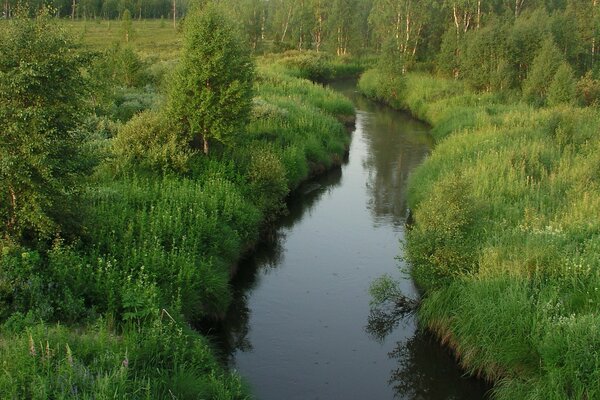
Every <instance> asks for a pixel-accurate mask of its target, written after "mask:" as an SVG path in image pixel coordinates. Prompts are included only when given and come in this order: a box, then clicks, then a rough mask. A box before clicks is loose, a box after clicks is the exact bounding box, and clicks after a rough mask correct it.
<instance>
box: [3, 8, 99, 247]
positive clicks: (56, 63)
mask: <svg viewBox="0 0 600 400" xmlns="http://www.w3.org/2000/svg"><path fill="white" fill-rule="evenodd" d="M83 66H84V64H83V60H82V58H81V57H79V56H78V54H77V52H75V46H74V43H73V41H72V40H71V38H70V37H69V35H68V34H66V33H65V32H64V30H63V29H61V28H59V27H58V26H57V25H56V24H54V23H53V22H52V21H51V20H50V19H49V17H48V16H47V15H45V13H44V12H42V13H41V14H40V15H39V16H38V17H37V18H35V19H31V20H30V19H25V18H18V19H15V20H12V21H9V22H8V23H6V24H2V26H1V27H0V121H2V129H3V133H2V141H1V142H0V188H1V189H0V198H1V199H2V201H0V219H1V221H2V222H1V224H2V225H1V228H0V230H1V235H2V236H4V237H9V236H10V237H12V238H14V239H16V240H20V239H28V240H31V239H34V238H50V237H52V236H53V235H55V234H58V233H61V234H63V235H69V234H72V233H73V232H75V231H77V229H78V228H77V225H78V222H77V215H76V209H77V193H78V188H79V185H78V182H79V178H80V177H81V176H82V175H83V174H84V173H85V172H86V171H87V170H88V169H89V166H90V165H89V163H88V160H89V158H88V157H87V155H86V154H85V151H84V149H85V147H84V146H82V143H84V142H85V141H86V132H84V131H82V130H79V129H77V128H78V126H79V124H80V123H81V121H82V118H83V116H84V115H85V114H84V113H85V110H86V107H87V105H88V99H87V96H86V94H87V91H86V82H85V80H84V78H83V76H82V68H83Z"/></svg>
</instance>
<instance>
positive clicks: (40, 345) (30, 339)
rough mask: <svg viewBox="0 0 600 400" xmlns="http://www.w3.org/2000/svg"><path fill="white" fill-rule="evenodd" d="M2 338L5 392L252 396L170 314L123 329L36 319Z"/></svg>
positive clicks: (0, 391)
mask: <svg viewBox="0 0 600 400" xmlns="http://www.w3.org/2000/svg"><path fill="white" fill-rule="evenodd" d="M2 338H3V340H0V358H1V359H2V362H3V364H2V367H3V374H2V375H0V395H1V396H2V397H3V398H31V399H46V398H60V399H66V398H81V399H96V398H131V399H167V398H172V397H173V396H175V397H176V398H180V399H192V398H198V397H201V398H214V399H240V400H241V399H248V398H249V394H248V391H247V389H246V388H245V386H244V385H243V384H242V383H241V379H240V378H239V377H238V376H237V375H233V374H230V373H227V372H225V371H223V369H222V367H221V366H220V365H219V363H218V361H217V360H216V359H215V357H214V356H213V355H212V351H211V348H210V345H209V343H208V342H207V341H206V340H205V339H203V338H201V337H200V336H199V335H198V334H197V333H192V332H190V331H189V330H188V329H186V328H183V326H182V324H180V323H177V322H175V321H171V320H170V319H169V318H168V316H167V315H166V314H164V315H163V318H162V319H159V318H156V319H154V321H153V322H152V324H150V325H149V326H148V327H147V328H145V329H144V330H142V331H139V332H136V331H128V332H127V333H126V334H123V335H116V334H115V332H114V331H113V330H112V329H111V328H110V324H109V323H108V322H107V321H102V320H99V321H98V322H97V323H96V324H95V326H90V327H89V328H87V329H84V330H77V331H75V330H69V329H67V328H65V327H63V326H61V325H56V326H44V325H42V324H32V325H30V326H28V327H27V328H26V329H25V330H24V331H20V332H17V333H11V334H8V332H7V331H6V330H4V332H3V333H2ZM9 343H10V344H9Z"/></svg>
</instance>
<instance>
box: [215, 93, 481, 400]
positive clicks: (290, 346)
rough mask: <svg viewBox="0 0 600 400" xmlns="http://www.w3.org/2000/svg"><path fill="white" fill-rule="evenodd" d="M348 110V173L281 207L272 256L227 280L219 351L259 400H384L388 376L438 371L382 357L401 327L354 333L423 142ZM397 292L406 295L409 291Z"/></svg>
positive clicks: (385, 258) (396, 118)
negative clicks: (230, 294) (229, 290)
mask: <svg viewBox="0 0 600 400" xmlns="http://www.w3.org/2000/svg"><path fill="white" fill-rule="evenodd" d="M355 100H356V99H355ZM358 107H359V109H365V110H366V111H360V112H358V116H357V123H356V131H355V132H354V133H353V140H352V144H351V149H350V157H349V162H348V163H347V164H346V165H344V166H343V167H342V169H341V171H340V170H338V171H334V172H332V173H330V174H328V175H326V176H324V177H323V178H321V179H320V180H318V183H319V184H320V185H321V186H320V187H315V186H311V187H310V191H309V193H307V194H305V195H304V196H300V197H301V198H300V200H301V201H300V202H294V201H293V202H292V203H291V212H290V215H289V216H288V217H286V218H285V219H284V220H283V221H282V225H281V227H280V229H279V234H278V235H277V236H276V237H275V238H274V245H273V246H266V247H264V248H262V249H259V251H258V252H257V255H256V257H255V258H253V259H250V260H248V261H247V262H246V265H244V266H242V268H243V271H241V274H240V276H239V277H238V278H237V279H236V282H237V283H236V287H237V288H238V290H239V293H238V295H237V297H236V300H235V307H234V309H233V310H232V318H230V319H228V320H227V321H226V322H225V325H226V330H227V331H228V332H227V333H226V334H225V336H227V339H226V340H227V341H228V342H229V346H228V347H229V350H227V349H226V350H225V351H227V352H230V353H231V354H232V356H233V359H234V360H233V363H234V367H235V368H236V369H238V371H239V372H240V373H241V374H242V376H244V377H245V378H246V379H247V380H248V382H249V383H250V384H251V385H252V386H253V390H254V393H255V394H256V395H257V397H258V398H260V399H264V400H268V399H365V398H372V399H385V398H393V397H395V396H394V387H395V386H398V385H397V383H396V382H395V378H394V376H399V377H402V379H403V380H404V379H405V378H404V376H403V375H402V373H398V372H397V370H398V369H399V368H400V370H401V371H407V373H409V372H410V374H413V373H414V374H417V375H423V376H428V373H429V372H428V370H427V369H428V368H430V367H431V364H432V363H433V364H437V363H439V362H444V363H446V364H448V360H445V361H440V359H439V357H438V358H434V359H433V360H432V359H427V360H420V359H418V358H417V359H416V360H415V361H414V362H413V361H411V362H410V366H411V367H410V368H404V367H402V365H403V361H402V360H404V359H405V358H403V356H402V357H400V358H398V357H395V356H393V357H390V356H389V354H394V352H395V350H396V349H397V347H398V343H410V342H411V340H414V337H415V330H416V327H415V323H414V321H413V320H412V319H407V320H406V321H405V322H404V323H400V324H399V327H398V328H397V329H395V330H394V331H393V332H392V333H391V334H390V335H389V336H388V337H386V338H384V339H383V340H381V341H378V340H374V339H373V337H372V336H371V335H369V334H368V333H367V332H366V331H365V329H364V325H365V324H366V323H367V321H368V318H369V312H370V309H369V300H370V297H369V294H368V288H369V285H370V283H371V282H372V281H373V280H374V279H375V278H377V277H379V276H381V275H383V274H385V273H388V274H391V275H393V276H399V272H398V261H396V259H395V257H396V256H398V254H399V251H400V249H399V240H400V239H401V238H402V236H403V230H404V227H403V223H404V219H405V216H406V213H405V211H406V202H405V190H404V188H405V184H406V177H407V174H408V172H409V171H410V170H411V169H412V168H414V166H416V165H417V164H418V163H419V162H421V161H422V159H423V157H424V156H425V155H426V153H427V151H428V144H429V139H428V136H427V135H426V134H425V133H424V132H425V127H424V125H422V124H419V123H418V122H415V121H414V120H411V119H410V118H408V117H406V116H404V115H403V114H401V113H396V112H393V111H390V110H388V109H385V108H383V107H378V106H375V105H373V104H372V103H358ZM301 192H302V191H301ZM402 289H403V291H404V292H405V293H407V294H409V295H413V296H414V295H415V291H414V288H413V286H412V283H411V282H410V281H409V280H404V281H403V283H402ZM411 354H412V353H410V350H409V356H410V355H411ZM409 359H410V357H409ZM446 364H444V365H446ZM450 365H453V364H452V363H450ZM420 368H423V370H420ZM391 374H394V375H393V376H392V378H391V379H392V382H390V375H391ZM415 378H416V379H417V380H419V379H420V378H418V377H415ZM406 379H412V378H410V377H406ZM434 384H435V385H439V386H442V387H443V386H451V387H452V386H455V385H456V384H457V382H454V381H450V382H449V381H447V380H444V381H440V382H436V383H434ZM406 393H408V392H406ZM398 394H400V392H398ZM400 397H403V396H402V395H401V394H400ZM406 398H412V397H410V395H409V397H406ZM468 398H473V397H468Z"/></svg>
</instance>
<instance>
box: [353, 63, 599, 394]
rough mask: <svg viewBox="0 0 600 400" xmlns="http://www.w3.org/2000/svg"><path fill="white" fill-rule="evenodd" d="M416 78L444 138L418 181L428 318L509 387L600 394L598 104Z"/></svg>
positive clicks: (412, 104)
mask: <svg viewBox="0 0 600 400" xmlns="http://www.w3.org/2000/svg"><path fill="white" fill-rule="evenodd" d="M369 79H370V78H369ZM361 85H362V87H363V90H364V91H368V88H372V87H373V85H371V84H370V83H369V80H366V81H363V82H361ZM404 85H405V88H404V91H403V96H402V97H401V101H400V104H399V106H400V107H402V108H406V109H409V110H411V112H412V113H413V114H414V115H415V116H417V117H419V118H421V119H423V120H426V121H427V122H429V123H430V124H432V125H433V132H434V134H435V136H436V139H437V141H438V143H437V146H436V148H435V150H434V151H433V153H432V155H431V156H430V157H429V158H428V159H427V160H426V162H425V163H424V164H423V165H422V166H421V167H419V168H418V169H417V170H416V171H415V172H414V174H413V175H412V177H411V179H410V184H409V186H410V195H409V202H410V205H411V208H412V209H413V210H414V213H415V220H416V223H415V225H414V227H413V229H412V230H411V231H410V233H409V235H408V241H407V247H406V251H407V255H408V258H409V259H410V260H411V261H412V264H413V269H412V274H413V276H414V277H415V279H416V281H417V282H418V284H419V285H420V287H421V288H422V289H423V290H424V299H423V303H422V307H421V310H420V313H419V315H420V319H421V321H422V323H423V324H425V325H426V326H428V327H429V328H430V329H432V330H433V331H434V332H436V333H437V334H438V335H439V337H440V338H441V339H442V340H443V341H445V342H446V343H448V344H450V345H451V347H452V348H454V350H455V351H456V352H457V354H458V355H459V356H460V357H461V362H462V363H463V365H464V366H465V368H467V370H469V371H470V372H472V373H483V374H484V375H485V376H487V377H488V378H490V379H492V380H494V381H495V382H496V386H495V389H494V394H495V397H496V398H498V399H515V398H519V399H565V398H573V399H592V398H600V379H599V378H600V376H599V373H600V372H599V371H600V335H598V326H600V325H598V322H599V320H598V306H599V302H600V256H599V255H598V254H600V253H599V252H598V250H599V249H600V222H599V221H598V218H596V216H597V215H600V174H599V173H598V172H600V170H599V169H598V166H599V165H600V156H599V154H600V152H599V150H600V137H598V135H597V132H596V127H597V126H598V124H600V113H598V111H597V110H596V109H594V108H576V107H568V106H563V107H556V108H545V109H535V108H533V107H530V106H527V105H524V104H520V103H516V102H511V101H510V99H505V98H502V97H501V96H498V95H495V94H479V93H474V92H471V91H469V90H467V89H466V88H465V87H464V86H463V85H462V83H460V82H456V81H448V80H442V79H438V78H434V77H431V76H426V75H410V74H409V75H408V76H406V78H404ZM365 88H366V90H365ZM383 100H385V98H384V99H383Z"/></svg>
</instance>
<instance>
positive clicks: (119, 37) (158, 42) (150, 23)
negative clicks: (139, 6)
mask: <svg viewBox="0 0 600 400" xmlns="http://www.w3.org/2000/svg"><path fill="white" fill-rule="evenodd" d="M60 23H61V24H63V25H64V26H65V27H66V28H67V29H68V30H69V31H71V32H72V33H73V35H74V36H75V37H76V38H78V39H79V40H81V42H82V43H83V44H84V45H85V46H86V47H88V48H90V49H92V50H97V51H102V50H105V49H107V48H108V47H109V46H110V45H112V44H114V43H121V44H129V45H131V46H132V47H134V48H135V49H136V51H137V52H138V53H139V54H140V55H141V56H142V57H143V58H144V59H146V58H151V59H153V60H161V61H164V60H170V59H173V58H176V57H178V56H179V51H180V50H181V45H182V43H183V35H182V33H181V32H180V30H179V29H175V28H173V22H172V21H167V20H141V21H138V20H133V21H132V22H131V33H130V36H129V41H128V42H127V43H126V41H125V33H124V30H123V23H122V22H121V21H115V20H103V19H97V20H87V21H82V20H79V21H71V20H61V21H60Z"/></svg>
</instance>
